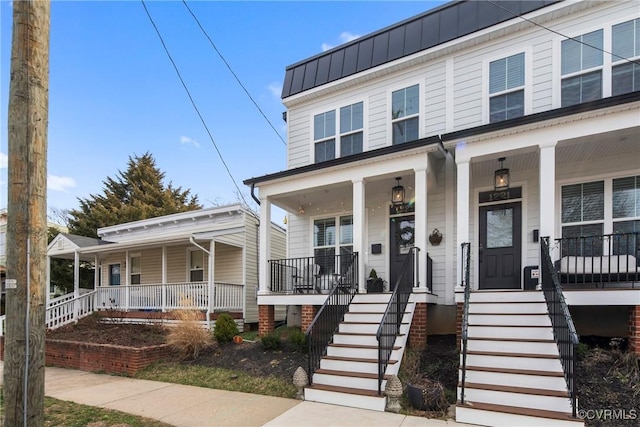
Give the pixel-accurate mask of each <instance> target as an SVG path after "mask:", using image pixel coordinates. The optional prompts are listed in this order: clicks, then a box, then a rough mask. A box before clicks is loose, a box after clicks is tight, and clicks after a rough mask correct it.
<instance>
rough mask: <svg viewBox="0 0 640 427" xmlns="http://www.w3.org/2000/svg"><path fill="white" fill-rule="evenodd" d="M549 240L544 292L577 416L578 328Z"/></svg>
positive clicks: (543, 244) (544, 240) (544, 245)
mask: <svg viewBox="0 0 640 427" xmlns="http://www.w3.org/2000/svg"><path fill="white" fill-rule="evenodd" d="M549 241H550V238H549V237H541V238H540V253H541V258H542V260H541V261H542V262H541V268H542V291H543V293H544V297H545V300H546V302H547V308H548V311H549V317H550V319H551V326H552V327H553V336H554V340H555V342H556V345H557V346H558V351H559V352H560V362H561V364H562V370H563V371H564V378H565V381H566V383H567V390H568V391H569V394H570V398H571V407H572V415H573V417H574V418H575V417H576V414H577V397H576V396H577V389H576V381H575V366H576V361H577V349H576V348H577V346H578V342H579V338H578V334H577V332H576V328H575V326H574V324H573V319H572V318H571V313H570V312H569V307H568V305H567V302H566V301H565V298H564V295H563V293H562V286H560V280H559V278H558V272H557V271H556V269H555V268H554V266H553V261H552V260H551V256H550V253H549Z"/></svg>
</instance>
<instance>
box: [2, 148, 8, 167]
mask: <svg viewBox="0 0 640 427" xmlns="http://www.w3.org/2000/svg"><path fill="white" fill-rule="evenodd" d="M8 166H9V156H7V155H6V154H5V153H2V152H0V169H5V168H7V167H8Z"/></svg>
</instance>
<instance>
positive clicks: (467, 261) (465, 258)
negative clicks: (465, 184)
mask: <svg viewBox="0 0 640 427" xmlns="http://www.w3.org/2000/svg"><path fill="white" fill-rule="evenodd" d="M461 255H462V263H461V264H460V265H462V271H461V272H460V273H461V274H460V277H461V283H460V286H462V287H463V288H464V304H463V306H462V331H461V337H460V338H461V341H462V343H461V347H462V348H461V350H462V375H461V378H460V404H461V405H464V385H465V380H466V376H467V341H468V339H469V298H470V297H471V286H470V284H469V276H470V273H469V271H470V267H471V243H468V242H467V243H463V244H462V245H461Z"/></svg>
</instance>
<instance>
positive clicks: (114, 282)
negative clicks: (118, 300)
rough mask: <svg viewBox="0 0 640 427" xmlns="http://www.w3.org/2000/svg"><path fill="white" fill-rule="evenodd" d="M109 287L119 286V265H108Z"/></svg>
mask: <svg viewBox="0 0 640 427" xmlns="http://www.w3.org/2000/svg"><path fill="white" fill-rule="evenodd" d="M109 285H110V286H118V285H120V264H109Z"/></svg>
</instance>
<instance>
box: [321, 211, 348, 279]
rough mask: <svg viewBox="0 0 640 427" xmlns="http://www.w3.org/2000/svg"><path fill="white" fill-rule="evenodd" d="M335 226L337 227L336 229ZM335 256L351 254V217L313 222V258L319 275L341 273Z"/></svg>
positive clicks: (322, 219)
mask: <svg viewBox="0 0 640 427" xmlns="http://www.w3.org/2000/svg"><path fill="white" fill-rule="evenodd" d="M336 224H337V227H336ZM336 254H340V255H341V259H342V257H346V256H348V255H351V254H353V216H352V215H345V216H340V217H331V218H321V219H316V220H314V221H313V256H314V258H315V263H316V264H318V265H320V274H334V273H335V272H336V271H341V272H342V270H341V269H340V265H337V264H338V262H337V261H336V256H335V255H336Z"/></svg>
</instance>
